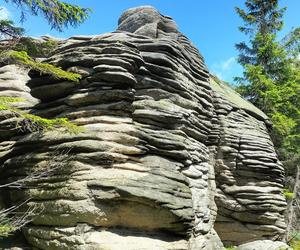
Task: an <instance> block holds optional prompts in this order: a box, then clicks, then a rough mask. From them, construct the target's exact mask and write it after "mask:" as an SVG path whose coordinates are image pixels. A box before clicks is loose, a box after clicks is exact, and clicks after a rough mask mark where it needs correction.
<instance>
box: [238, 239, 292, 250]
mask: <svg viewBox="0 0 300 250" xmlns="http://www.w3.org/2000/svg"><path fill="white" fill-rule="evenodd" d="M266 249H270V250H271V249H272V250H291V249H292V248H290V247H289V246H288V245H287V244H285V243H283V242H279V241H271V240H257V241H252V242H250V243H246V244H243V245H240V246H239V247H238V248H237V250H266Z"/></svg>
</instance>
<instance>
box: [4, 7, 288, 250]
mask: <svg viewBox="0 0 300 250" xmlns="http://www.w3.org/2000/svg"><path fill="white" fill-rule="evenodd" d="M46 61H47V62H49V63H52V64H55V65H57V66H60V67H62V68H63V69H66V70H68V71H71V72H77V73H80V74H81V75H82V76H83V78H82V80H81V81H80V82H79V83H73V82H67V81H63V80H58V79H53V78H51V77H48V76H41V75H40V74H37V73H36V72H33V71H31V72H29V76H30V79H29V81H28V82H27V86H28V87H29V88H30V94H31V95H32V96H33V98H36V99H39V103H38V104H35V103H32V106H31V109H30V110H29V112H33V113H35V114H38V115H40V116H43V117H47V118H53V117H67V118H69V119H70V120H72V121H73V122H75V123H76V124H78V125H79V126H82V127H83V128H84V131H83V132H81V133H80V134H76V135H74V134H68V133H66V132H64V131H62V130H58V131H48V132H43V133H40V132H36V133H30V134H24V132H22V131H21V132H20V131H18V133H17V134H15V135H14V136H10V137H9V138H8V137H7V136H6V138H4V139H2V142H1V143H0V157H1V158H0V161H1V164H2V168H1V171H2V172H1V177H2V181H3V182H5V181H6V182H7V181H8V180H16V179H19V178H22V177H24V176H26V174H30V173H32V172H33V171H34V170H35V169H43V168H46V169H48V168H47V167H49V166H59V167H58V168H56V171H55V173H51V175H48V176H47V175H46V176H41V178H38V179H34V180H32V181H29V183H28V184H27V186H26V188H24V189H17V190H15V189H10V190H8V194H9V195H8V196H9V197H8V198H7V203H8V204H9V203H14V204H16V203H18V202H20V201H21V200H24V199H28V200H29V201H28V203H27V204H26V205H27V206H31V207H35V208H37V209H38V211H40V212H39V213H37V215H36V216H35V217H34V219H33V221H32V222H31V223H30V224H28V225H27V226H26V227H25V228H24V229H23V233H24V235H25V237H26V239H27V241H28V242H29V243H30V244H31V245H32V246H34V247H35V248H36V249H174V250H175V249H178V250H179V249H191V250H198V249H222V242H224V243H225V244H242V243H246V242H249V241H253V240H260V239H272V240H275V239H281V237H282V235H283V233H284V230H285V224H284V221H283V212H284V210H285V206H286V203H285V199H284V197H283V196H282V194H281V189H282V180H283V168H282V166H281V164H280V162H279V161H278V158H277V156H276V154H275V151H274V148H273V144H272V142H271V140H270V137H269V134H268V128H269V127H270V124H269V121H268V118H267V117H266V116H265V115H264V114H263V113H262V112H261V111H259V110H258V109H256V108H255V107H253V106H252V105H251V104H249V103H248V102H246V101H244V100H243V99H242V98H241V97H239V96H238V95H237V94H236V93H235V92H234V91H233V90H231V89H230V88H229V87H228V86H227V85H226V84H224V83H222V82H220V81H218V80H216V79H215V78H214V77H212V76H211V75H210V74H209V72H208V70H207V68H206V66H205V64H204V60H203V58H202V56H201V55H200V54H199V52H198V50H197V49H196V48H195V47H194V46H193V45H192V44H191V42H190V41H189V40H188V39H187V38H186V37H185V36H184V35H183V34H181V33H180V32H179V31H178V29H177V26H176V24H175V23H174V21H173V20H172V19H171V18H169V17H166V16H163V15H161V14H160V13H159V12H158V11H157V10H155V9H154V8H152V7H140V8H134V9H130V10H128V11H126V12H125V13H124V14H123V15H122V16H121V18H120V19H119V27H118V29H117V31H116V32H112V33H107V34H103V35H99V36H93V37H84V36H78V37H72V38H70V39H67V40H65V41H64V42H62V43H61V45H60V46H59V48H58V49H57V50H56V51H54V53H53V55H52V56H51V57H49V58H48V59H46ZM2 69H3V68H2ZM0 70H1V69H0ZM0 84H1V85H0V86H1V91H6V89H8V88H7V86H6V82H5V81H1V82H0ZM26 88H27V87H26ZM0 93H1V92H0ZM3 95H4V94H3ZM29 99H31V97H30V98H29ZM7 122H9V121H7V120H6V119H5V117H4V118H3V122H2V123H7ZM8 144H9V145H10V146H7V145H8ZM64 157H65V158H64ZM66 159H67V160H66ZM20 162H21V163H20ZM23 209H26V208H23ZM221 241H222V242H221Z"/></svg>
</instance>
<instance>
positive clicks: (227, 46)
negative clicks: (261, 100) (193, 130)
mask: <svg viewBox="0 0 300 250" xmlns="http://www.w3.org/2000/svg"><path fill="white" fill-rule="evenodd" d="M68 2H70V3H73V4H77V5H80V6H82V7H90V8H92V9H93V13H91V16H90V18H89V19H88V20H87V21H86V22H85V23H84V24H82V25H81V26H79V27H78V28H76V29H74V28H69V29H67V30H65V31H64V32H63V33H59V32H57V31H55V30H51V29H50V27H49V26H48V24H47V22H46V21H45V20H43V18H41V17H31V16H28V18H27V20H26V21H25V22H24V23H23V24H22V26H23V27H24V28H25V29H26V32H27V34H28V35H31V36H41V35H45V34H47V35H52V36H55V37H64V38H66V37H69V36H72V35H76V34H80V35H91V34H101V33H105V32H109V31H114V30H115V29H116V27H117V21H118V18H119V16H120V15H121V13H122V12H123V11H124V10H126V9H128V8H130V7H135V6H140V5H152V6H154V7H156V8H157V9H158V10H159V11H160V12H161V13H162V14H165V15H168V16H171V17H173V19H174V20H175V21H176V22H177V24H178V26H179V29H180V31H181V32H182V33H184V34H185V35H187V36H188V37H189V38H190V39H191V40H192V42H193V43H194V44H195V45H196V47H197V48H198V49H199V50H200V52H201V53H202V54H203V56H204V58H205V61H206V64H207V65H208V67H209V69H210V70H211V71H212V72H213V73H215V74H217V75H218V76H219V77H221V78H222V79H223V80H225V81H229V82H231V81H232V78H233V77H234V76H238V75H241V73H242V68H241V67H240V66H239V65H238V64H237V62H236V60H235V58H236V56H237V51H236V50H235V48H234V44H235V43H237V42H239V41H242V40H244V39H245V37H244V36H243V35H242V34H241V33H240V32H239V31H238V26H239V25H241V20H240V18H239V17H238V16H237V14H236V13H235V12H234V7H235V6H240V7H241V6H243V4H244V0H77V1H76V0H73V1H71V0H69V1H68ZM280 3H281V5H282V6H287V8H288V9H287V11H286V14H285V18H284V19H285V26H284V29H283V31H282V32H281V36H283V35H284V34H286V33H287V32H288V31H289V30H290V29H291V28H292V27H297V26H300V14H299V11H300V0H281V1H280ZM0 6H3V7H4V9H3V10H2V11H0V18H1V16H2V17H10V18H11V19H13V20H14V21H15V22H16V23H18V20H19V17H20V15H19V14H20V13H19V12H18V11H17V10H16V9H15V8H14V7H13V6H11V5H8V4H6V3H5V1H4V0H0Z"/></svg>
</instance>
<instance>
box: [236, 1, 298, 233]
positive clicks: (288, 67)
mask: <svg viewBox="0 0 300 250" xmlns="http://www.w3.org/2000/svg"><path fill="white" fill-rule="evenodd" d="M245 6H246V8H245V9H242V8H238V7H237V8H236V12H237V13H238V15H239V16H240V17H241V18H242V20H243V21H244V26H241V27H239V30H240V31H241V32H243V33H244V34H246V35H247V36H248V37H249V41H248V42H240V43H238V44H236V48H237V49H238V51H239V53H240V54H239V57H238V61H239V63H240V64H241V65H242V66H243V68H244V73H243V77H239V78H236V81H237V82H238V83H239V86H238V87H237V88H236V90H237V91H238V92H239V93H240V94H241V95H242V96H243V97H245V98H246V99H248V100H249V101H250V102H252V103H253V104H254V105H255V106H257V107H258V108H260V109H261V110H263V111H264V112H265V113H266V114H267V115H268V116H269V117H270V118H271V120H272V122H273V126H274V127H273V130H272V138H273V142H274V145H275V148H276V150H277V153H278V155H279V157H280V160H281V161H282V162H283V163H284V166H285V168H286V172H287V173H288V174H289V175H291V176H293V178H294V180H295V182H294V184H293V185H294V187H299V182H300V180H299V174H298V172H299V170H298V168H299V166H298V163H299V160H300V61H299V58H298V55H299V54H300V28H294V29H293V30H292V31H291V32H290V33H289V34H287V35H286V36H285V37H284V39H282V40H281V41H279V40H278V38H277V36H278V32H279V31H281V29H282V27H283V24H284V22H283V19H282V18H283V15H284V12H285V10H286V8H280V7H279V0H271V1H269V0H268V1H266V0H247V1H246V2H245ZM287 188H288V184H287ZM290 189H295V190H293V192H287V191H286V192H284V195H285V197H286V198H287V199H288V200H289V201H290V204H291V207H290V208H289V212H288V213H296V212H295V210H299V211H300V207H299V206H295V209H294V208H293V207H294V205H293V204H294V203H296V202H294V200H298V201H299V200H300V197H298V196H299V195H298V193H299V192H298V188H290ZM293 193H294V194H293ZM291 216H292V215H288V217H289V219H288V230H287V232H288V231H289V230H290V223H291V220H292V219H291V218H292V217H294V215H293V216H292V217H291ZM296 224H297V222H296Z"/></svg>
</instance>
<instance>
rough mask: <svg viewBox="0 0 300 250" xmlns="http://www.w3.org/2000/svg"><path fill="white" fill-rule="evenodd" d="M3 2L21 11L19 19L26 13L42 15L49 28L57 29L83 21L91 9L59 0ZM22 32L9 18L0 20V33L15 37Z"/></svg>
mask: <svg viewBox="0 0 300 250" xmlns="http://www.w3.org/2000/svg"><path fill="white" fill-rule="evenodd" d="M5 2H7V3H9V4H12V5H13V6H14V7H15V8H16V9H19V10H20V11H21V21H24V20H25V19H26V15H27V14H31V15H35V16H36V15H42V16H44V17H45V19H46V20H47V21H48V23H49V25H50V26H51V28H53V29H56V30H58V31H62V30H63V28H67V27H69V26H73V27H76V26H77V25H79V24H81V23H83V22H84V21H85V20H86V18H87V17H88V15H89V12H90V11H91V10H90V9H89V8H81V7H80V6H77V5H72V4H69V3H66V2H63V1H59V0H30V1H28V0H5ZM23 32H24V30H23V29H22V28H20V27H16V26H15V25H14V23H13V22H12V21H11V20H2V21H1V22H0V35H2V36H8V37H17V36H20V35H22V34H23Z"/></svg>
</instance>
